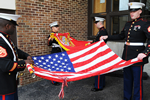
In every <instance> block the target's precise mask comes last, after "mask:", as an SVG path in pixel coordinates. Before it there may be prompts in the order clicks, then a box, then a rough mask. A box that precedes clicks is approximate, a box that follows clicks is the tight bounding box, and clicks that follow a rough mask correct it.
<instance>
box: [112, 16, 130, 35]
mask: <svg viewBox="0 0 150 100" xmlns="http://www.w3.org/2000/svg"><path fill="white" fill-rule="evenodd" d="M127 21H128V15H124V16H114V17H112V18H111V22H112V24H111V35H116V34H119V33H120V32H121V31H122V29H123V27H124V25H125V23H126V22H127Z"/></svg>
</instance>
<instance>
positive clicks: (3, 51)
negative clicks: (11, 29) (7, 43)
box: [0, 46, 7, 58]
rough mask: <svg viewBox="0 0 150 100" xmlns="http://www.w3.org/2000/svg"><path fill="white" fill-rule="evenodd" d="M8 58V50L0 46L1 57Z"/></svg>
mask: <svg viewBox="0 0 150 100" xmlns="http://www.w3.org/2000/svg"><path fill="white" fill-rule="evenodd" d="M6 56H7V52H6V49H5V48H3V47H1V46H0V57H1V58H3V57H6Z"/></svg>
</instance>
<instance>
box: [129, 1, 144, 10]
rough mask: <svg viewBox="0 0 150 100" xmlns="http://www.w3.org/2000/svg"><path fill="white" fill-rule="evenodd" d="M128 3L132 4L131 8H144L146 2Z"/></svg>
mask: <svg viewBox="0 0 150 100" xmlns="http://www.w3.org/2000/svg"><path fill="white" fill-rule="evenodd" d="M128 5H129V6H130V9H139V8H141V9H142V7H144V6H145V4H144V3H141V2H130V3H128Z"/></svg>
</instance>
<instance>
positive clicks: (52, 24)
mask: <svg viewBox="0 0 150 100" xmlns="http://www.w3.org/2000/svg"><path fill="white" fill-rule="evenodd" d="M57 25H58V21H55V22H53V23H50V24H49V26H50V27H53V26H57Z"/></svg>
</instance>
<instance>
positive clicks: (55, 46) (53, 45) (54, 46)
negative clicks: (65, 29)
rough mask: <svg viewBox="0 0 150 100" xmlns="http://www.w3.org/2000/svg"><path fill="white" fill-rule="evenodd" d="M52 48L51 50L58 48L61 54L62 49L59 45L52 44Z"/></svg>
mask: <svg viewBox="0 0 150 100" xmlns="http://www.w3.org/2000/svg"><path fill="white" fill-rule="evenodd" d="M52 47H53V48H57V47H58V48H60V50H61V52H62V51H63V49H62V47H61V46H60V45H58V44H56V43H52Z"/></svg>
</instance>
